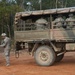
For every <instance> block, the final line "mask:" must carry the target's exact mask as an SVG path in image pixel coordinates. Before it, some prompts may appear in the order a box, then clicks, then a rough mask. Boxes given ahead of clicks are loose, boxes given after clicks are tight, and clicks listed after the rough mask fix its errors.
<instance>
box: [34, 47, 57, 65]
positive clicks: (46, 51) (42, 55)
mask: <svg viewBox="0 0 75 75" xmlns="http://www.w3.org/2000/svg"><path fill="white" fill-rule="evenodd" d="M34 58H35V61H36V63H37V64H38V65H41V66H49V65H52V64H53V63H54V61H55V59H56V55H55V52H54V51H53V50H52V48H51V47H49V46H41V47H39V48H38V49H37V50H36V51H35V53H34Z"/></svg>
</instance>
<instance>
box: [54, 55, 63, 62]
mask: <svg viewBox="0 0 75 75" xmlns="http://www.w3.org/2000/svg"><path fill="white" fill-rule="evenodd" d="M63 57H64V54H62V55H59V56H57V57H56V60H55V62H60V61H61V60H62V59H63Z"/></svg>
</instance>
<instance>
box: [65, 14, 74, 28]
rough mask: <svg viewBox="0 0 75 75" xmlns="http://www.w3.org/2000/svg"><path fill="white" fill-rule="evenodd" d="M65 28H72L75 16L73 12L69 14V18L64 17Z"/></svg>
mask: <svg viewBox="0 0 75 75" xmlns="http://www.w3.org/2000/svg"><path fill="white" fill-rule="evenodd" d="M66 25H67V28H73V27H74V26H75V18H74V17H73V14H70V15H69V18H67V19H66Z"/></svg>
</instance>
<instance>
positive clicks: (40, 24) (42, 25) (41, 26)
mask: <svg viewBox="0 0 75 75" xmlns="http://www.w3.org/2000/svg"><path fill="white" fill-rule="evenodd" d="M35 23H36V29H37V30H45V29H47V21H46V20H45V19H43V18H40V19H38V20H36V22H35Z"/></svg>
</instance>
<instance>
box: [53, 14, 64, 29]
mask: <svg viewBox="0 0 75 75" xmlns="http://www.w3.org/2000/svg"><path fill="white" fill-rule="evenodd" d="M53 24H54V25H55V27H57V28H61V27H63V25H64V19H63V18H62V17H61V15H59V16H58V17H57V18H56V19H55V20H54V21H53Z"/></svg>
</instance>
